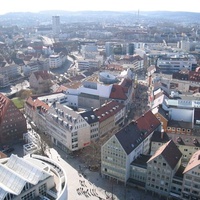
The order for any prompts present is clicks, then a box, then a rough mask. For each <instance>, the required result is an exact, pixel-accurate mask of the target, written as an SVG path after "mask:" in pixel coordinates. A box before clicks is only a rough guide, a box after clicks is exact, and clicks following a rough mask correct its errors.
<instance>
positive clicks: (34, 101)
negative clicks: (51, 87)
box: [26, 97, 49, 110]
mask: <svg viewBox="0 0 200 200" xmlns="http://www.w3.org/2000/svg"><path fill="white" fill-rule="evenodd" d="M26 104H28V105H29V106H31V107H32V108H33V109H36V108H38V107H43V108H45V109H46V110H48V109H49V105H48V104H46V103H45V102H43V101H40V100H39V99H37V98H33V97H29V98H28V99H27V100H26Z"/></svg>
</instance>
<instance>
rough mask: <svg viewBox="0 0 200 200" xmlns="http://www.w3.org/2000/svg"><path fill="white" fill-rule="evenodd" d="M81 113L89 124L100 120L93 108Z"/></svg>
mask: <svg viewBox="0 0 200 200" xmlns="http://www.w3.org/2000/svg"><path fill="white" fill-rule="evenodd" d="M80 115H81V116H82V117H83V118H84V119H85V121H86V122H87V123H88V124H93V123H95V122H98V121H99V119H98V118H97V116H96V115H95V113H94V111H93V110H90V111H86V112H83V113H80Z"/></svg>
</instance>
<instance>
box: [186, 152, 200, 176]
mask: <svg viewBox="0 0 200 200" xmlns="http://www.w3.org/2000/svg"><path fill="white" fill-rule="evenodd" d="M196 166H200V150H198V151H196V152H195V153H194V154H193V155H192V157H191V158H190V161H189V163H188V164H187V166H186V168H185V170H184V172H183V173H187V172H188V171H190V170H191V169H193V168H195V167H196Z"/></svg>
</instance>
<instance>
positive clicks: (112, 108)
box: [94, 101, 124, 122]
mask: <svg viewBox="0 0 200 200" xmlns="http://www.w3.org/2000/svg"><path fill="white" fill-rule="evenodd" d="M123 108H124V105H123V104H121V103H118V102H116V101H110V102H108V103H107V104H103V105H102V107H100V108H97V109H95V110H94V113H95V115H96V116H97V117H98V118H99V122H102V121H104V120H106V119H108V118H109V117H111V116H113V115H115V114H116V113H117V112H119V111H120V110H121V109H123Z"/></svg>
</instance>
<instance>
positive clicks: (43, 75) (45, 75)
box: [34, 70, 50, 80]
mask: <svg viewBox="0 0 200 200" xmlns="http://www.w3.org/2000/svg"><path fill="white" fill-rule="evenodd" d="M34 75H35V77H36V79H37V80H38V79H39V78H40V77H41V78H42V79H43V80H48V79H50V74H49V73H48V71H46V70H44V71H37V72H34Z"/></svg>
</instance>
